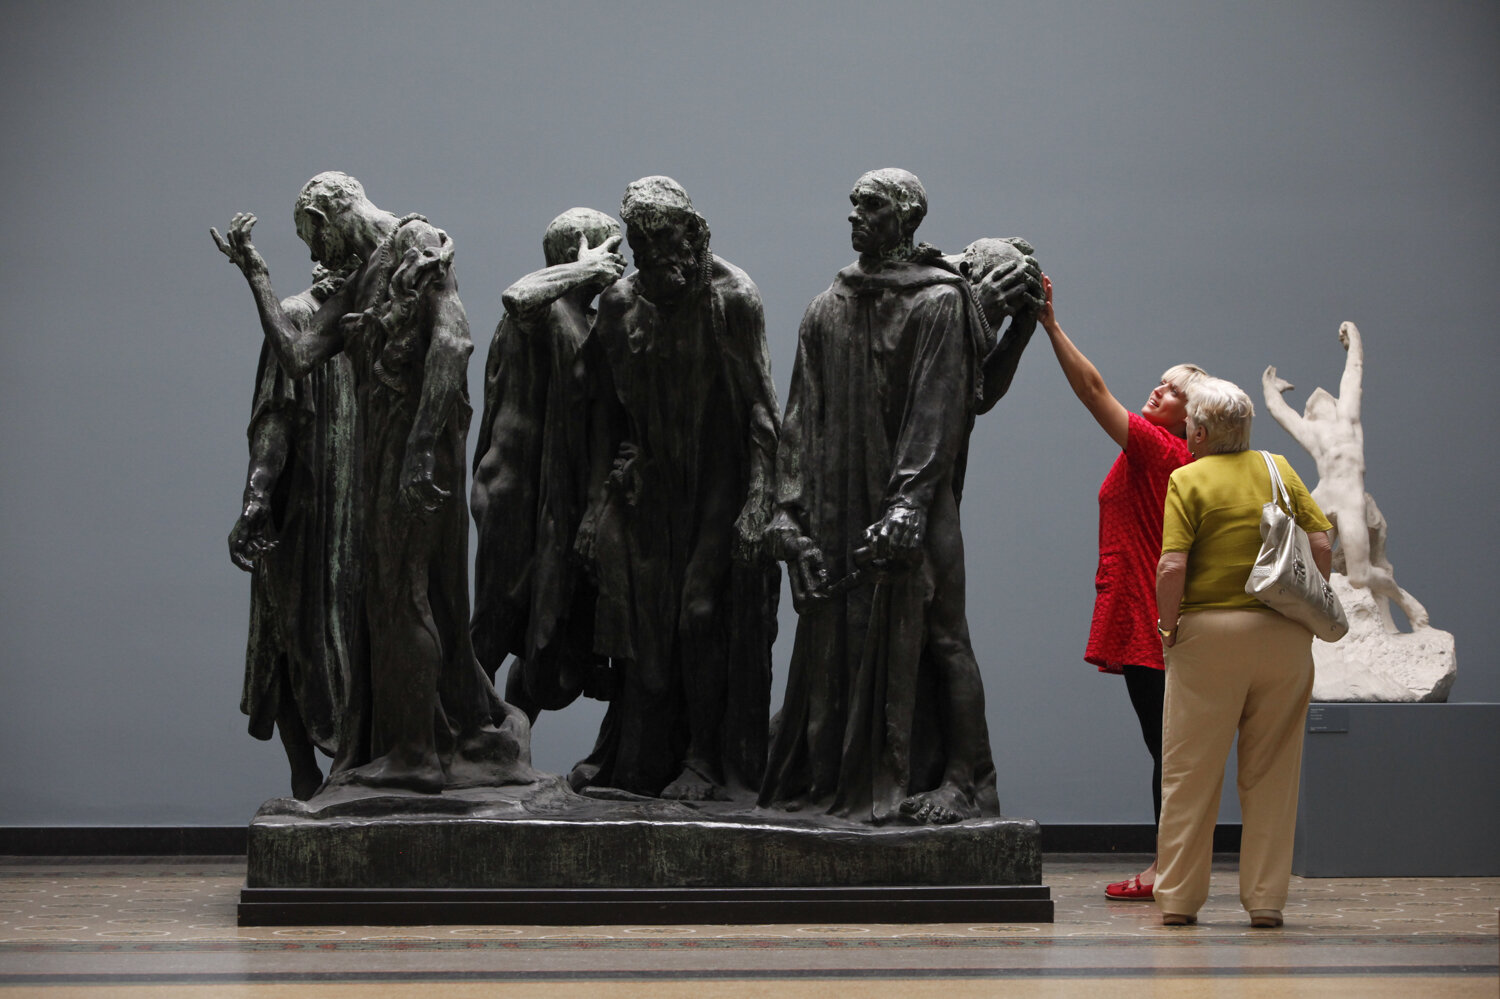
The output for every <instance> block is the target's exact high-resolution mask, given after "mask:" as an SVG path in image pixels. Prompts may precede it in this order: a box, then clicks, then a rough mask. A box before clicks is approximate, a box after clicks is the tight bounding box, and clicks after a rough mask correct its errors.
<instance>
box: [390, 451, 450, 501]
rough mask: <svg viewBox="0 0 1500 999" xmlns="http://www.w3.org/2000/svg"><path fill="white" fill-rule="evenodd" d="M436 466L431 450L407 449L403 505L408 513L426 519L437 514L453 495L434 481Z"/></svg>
mask: <svg viewBox="0 0 1500 999" xmlns="http://www.w3.org/2000/svg"><path fill="white" fill-rule="evenodd" d="M435 464H436V459H435V458H434V457H433V453H432V449H431V448H413V447H410V446H408V447H407V449H406V461H405V462H403V464H402V468H401V505H402V507H404V508H405V510H406V512H407V513H410V514H414V515H416V516H418V517H425V516H427V515H428V514H430V513H434V512H436V511H437V509H438V507H440V506H442V505H443V500H445V499H447V498H448V497H449V496H450V495H451V493H449V492H448V490H446V489H444V488H442V487H441V486H439V485H438V484H437V483H436V482H434V481H433V478H432V472H433V466H434V465H435Z"/></svg>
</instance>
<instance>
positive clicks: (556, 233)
mask: <svg viewBox="0 0 1500 999" xmlns="http://www.w3.org/2000/svg"><path fill="white" fill-rule="evenodd" d="M618 235H620V223H619V222H618V221H616V220H615V219H614V218H613V217H611V216H609V215H606V214H604V213H603V212H599V211H595V210H594V209H592V208H569V209H568V210H567V211H565V212H563V213H562V214H561V215H559V216H558V217H557V218H555V219H553V220H552V222H551V223H550V224H549V225H548V226H547V231H546V232H545V233H543V234H542V253H543V254H544V255H545V256H546V258H547V266H548V267H556V266H557V265H558V264H571V263H572V262H573V261H575V260H577V259H578V240H579V237H585V238H587V239H588V241H589V246H590V247H594V246H598V245H599V244H600V243H603V242H604V241H605V240H607V239H609V238H610V237H611V236H618Z"/></svg>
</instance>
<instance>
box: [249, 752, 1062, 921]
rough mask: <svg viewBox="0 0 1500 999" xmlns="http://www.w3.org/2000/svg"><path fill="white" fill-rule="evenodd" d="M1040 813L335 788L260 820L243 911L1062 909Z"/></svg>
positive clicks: (1034, 917) (1034, 916) (778, 913)
mask: <svg viewBox="0 0 1500 999" xmlns="http://www.w3.org/2000/svg"><path fill="white" fill-rule="evenodd" d="M1041 873H1042V868H1041V836H1040V830H1039V828H1038V826H1037V824H1036V823H1035V822H1034V821H1031V820H1017V819H978V820H972V821H969V822H963V823H959V824H956V825H951V826H909V825H901V826H885V827H879V828H876V827H871V826H865V825H860V824H858V823H853V822H844V821H841V820H838V819H833V818H830V817H827V816H817V817H808V816H801V815H798V814H795V813H793V814H788V813H784V812H773V811H763V810H759V809H755V808H754V807H752V806H749V805H747V804H739V805H735V804H731V803H720V802H714V803H703V804H692V805H689V804H685V803H679V802H667V801H658V800H655V799H642V798H633V797H632V798H625V799H622V800H598V799H595V798H590V797H584V796H581V795H577V794H574V793H573V792H571V791H569V790H568V789H567V787H566V785H565V784H562V783H560V782H555V781H553V782H548V783H545V784H540V785H532V786H528V787H523V788H484V789H474V790H471V791H456V792H454V791H450V792H447V793H445V794H443V795H441V796H427V795H415V794H413V795H404V794H392V793H387V792H381V793H378V794H372V793H371V792H368V791H356V790H354V789H334V790H331V791H326V792H324V793H323V794H321V795H319V796H318V797H317V798H315V799H313V801H311V802H308V803H306V804H303V803H301V802H297V801H293V800H291V799H286V798H279V799H276V800H274V801H271V802H267V804H266V805H265V806H264V807H263V808H262V809H261V810H260V812H259V813H258V814H257V815H256V817H255V819H254V820H253V821H252V822H251V824H250V832H249V872H248V876H247V883H246V887H245V890H244V892H243V894H242V896H241V905H240V921H241V923H242V924H245V925H252V924H261V925H265V924H290V923H299V924H308V923H363V924H371V923H411V922H419V923H442V922H447V923H454V922H511V923H531V924H604V923H630V922H647V923H671V922H678V923H683V922H753V923H763V922H785V921H804V920H808V919H814V920H829V919H833V920H839V921H846V920H851V919H859V920H862V921H866V922H882V921H896V922H908V921H919V922H932V921H945V920H963V921H969V920H985V921H1026V922H1051V920H1052V902H1051V897H1050V893H1049V892H1048V890H1047V888H1046V887H1044V886H1043V885H1042V884H1041Z"/></svg>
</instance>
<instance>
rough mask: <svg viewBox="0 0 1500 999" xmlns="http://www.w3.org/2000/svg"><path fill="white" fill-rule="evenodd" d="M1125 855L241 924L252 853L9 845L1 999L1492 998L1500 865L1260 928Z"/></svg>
mask: <svg viewBox="0 0 1500 999" xmlns="http://www.w3.org/2000/svg"><path fill="white" fill-rule="evenodd" d="M1142 860H1143V858H1137V857H1107V858H1106V857H1079V856H1070V855H1057V856H1048V857H1047V858H1046V860H1045V863H1044V871H1045V880H1046V882H1047V884H1048V885H1049V886H1050V888H1051V891H1052V896H1053V899H1054V901H1055V905H1056V921H1055V922H1053V923H1051V924H1024V923H1011V924H1006V923H999V924H926V925H910V924H906V925H889V924H886V925H813V924H808V925H795V924H775V925H763V926H593V927H587V926H578V927H556V926H553V927H546V926H435V927H357V926H320V927H246V928H241V927H238V926H236V925H235V918H234V911H235V910H234V907H235V903H236V901H237V898H238V892H239V889H240V887H241V885H243V883H244V861H243V858H196V859H161V860H151V861H147V862H139V861H131V860H118V859H116V860H112V859H108V858H98V859H94V860H90V861H87V862H79V861H76V860H75V861H71V862H61V861H55V860H41V861H37V860H28V861H20V860H16V859H14V858H12V859H11V860H9V862H7V861H6V860H5V859H3V858H0V999H8V997H10V996H23V995H24V996H31V995H35V996H44V997H47V999H104V997H106V996H107V997H110V999H114V997H120V999H134V997H145V996H152V997H158V996H159V997H163V999H178V997H180V999H199V997H206V996H225V997H245V999H271V997H283V996H297V997H299V999H301V997H307V996H317V997H320V999H321V997H329V999H345V997H348V999H356V997H358V999H373V997H396V996H420V997H423V999H432V997H437V996H441V997H469V996H475V997H477V996H481V995H482V996H485V997H492V999H496V997H497V999H511V997H521V996H525V997H535V999H583V997H589V999H608V997H613V996H638V995H641V996H644V995H649V996H653V997H660V999H676V997H679V996H680V997H689V996H691V997H717V996H723V997H760V996H778V997H788V999H802V997H823V996H861V997H863V996H867V995H870V994H872V992H873V993H884V994H887V995H891V994H894V995H895V996H896V997H897V999H928V997H941V999H967V997H971V996H987V997H1009V996H1028V997H1037V999H1051V997H1064V996H1068V997H1071V996H1082V997H1090V996H1111V997H1120V999H1133V997H1137V996H1142V997H1144V996H1171V997H1176V996H1193V997H1200V999H1218V997H1225V999H1239V997H1250V996H1276V997H1281V999H1299V997H1304V996H1306V997H1319V999H1325V997H1345V996H1348V997H1356V996H1357V997H1371V999H1384V997H1387V996H1389V997H1397V996H1400V997H1409V996H1414V997H1420V999H1446V997H1470V996H1485V997H1491V999H1495V997H1500V977H1497V975H1500V930H1497V927H1500V923H1497V906H1500V878H1488V879H1438V878H1409V879H1396V878H1390V879H1382V878H1372V879H1304V878H1294V879H1293V883H1292V890H1291V897H1290V899H1289V902H1288V905H1287V909H1286V918H1287V925H1286V927H1285V928H1284V929H1282V930H1276V931H1264V930H1251V929H1250V928H1249V927H1248V925H1247V922H1246V918H1245V915H1244V913H1243V912H1242V911H1240V909H1239V907H1238V898H1237V890H1236V883H1235V876H1234V867H1233V863H1232V861H1226V860H1221V861H1219V862H1217V863H1216V864H1215V872H1214V880H1213V893H1212V896H1211V897H1210V899H1209V902H1208V904H1207V905H1206V906H1205V907H1204V909H1203V911H1202V912H1201V913H1200V923H1199V925H1198V926H1196V927H1185V928H1166V927H1162V926H1161V925H1160V924H1159V921H1158V919H1157V914H1156V910H1155V908H1154V906H1152V905H1150V904H1149V903H1126V902H1110V901H1108V900H1106V899H1105V898H1103V895H1102V890H1103V886H1104V884H1105V883H1106V882H1107V881H1110V880H1115V879H1118V878H1119V877H1123V876H1125V874H1127V873H1130V872H1131V871H1133V870H1134V869H1138V868H1139V866H1141V861H1142Z"/></svg>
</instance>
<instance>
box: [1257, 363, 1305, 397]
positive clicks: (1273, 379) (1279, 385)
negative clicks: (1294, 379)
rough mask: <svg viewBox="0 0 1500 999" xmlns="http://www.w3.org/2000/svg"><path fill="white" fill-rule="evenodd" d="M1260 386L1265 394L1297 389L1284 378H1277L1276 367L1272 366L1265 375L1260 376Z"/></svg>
mask: <svg viewBox="0 0 1500 999" xmlns="http://www.w3.org/2000/svg"><path fill="white" fill-rule="evenodd" d="M1260 384H1261V387H1262V388H1263V389H1264V390H1265V392H1266V393H1267V394H1270V393H1271V392H1287V391H1290V390H1291V389H1294V388H1296V387H1297V386H1295V385H1293V384H1292V383H1291V382H1289V381H1287V380H1286V379H1285V378H1280V377H1278V376H1277V374H1276V365H1274V364H1272V365H1270V366H1268V367H1267V368H1266V370H1265V373H1264V374H1262V375H1261V376H1260Z"/></svg>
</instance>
